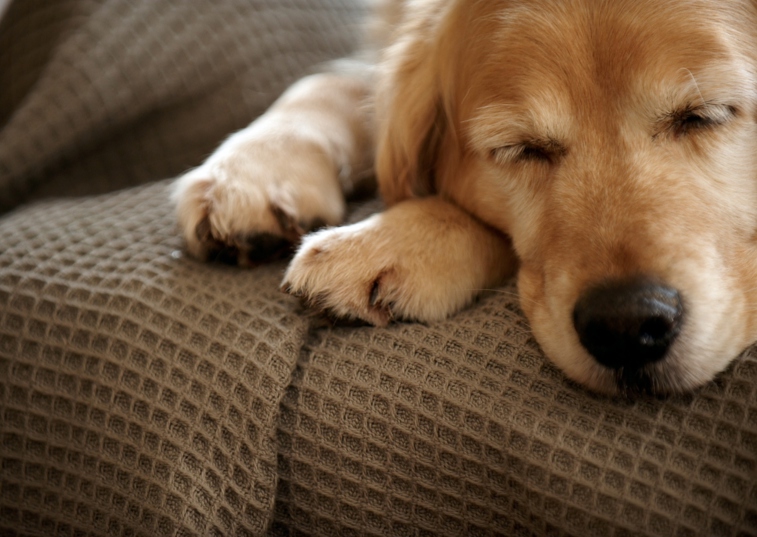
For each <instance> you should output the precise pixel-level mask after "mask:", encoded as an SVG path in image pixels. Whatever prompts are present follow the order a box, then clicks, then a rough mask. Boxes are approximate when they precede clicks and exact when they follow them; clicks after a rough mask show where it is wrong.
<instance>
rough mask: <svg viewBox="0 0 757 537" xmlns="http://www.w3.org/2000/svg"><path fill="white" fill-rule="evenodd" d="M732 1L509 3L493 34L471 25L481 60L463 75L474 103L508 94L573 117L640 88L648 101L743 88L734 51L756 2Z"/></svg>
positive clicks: (630, 96) (670, 101)
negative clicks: (473, 89) (472, 90)
mask: <svg viewBox="0 0 757 537" xmlns="http://www.w3.org/2000/svg"><path fill="white" fill-rule="evenodd" d="M735 4H736V3H735V2H698V1H696V0H679V1H665V2H660V1H656V0H655V1H650V0H635V1H633V2H628V1H623V0H617V1H613V2H601V1H590V0H564V1H547V2H539V1H536V2H511V3H509V4H508V5H506V6H504V7H499V8H498V10H497V13H496V19H497V20H498V24H497V26H496V27H495V29H493V30H491V31H493V35H491V34H490V35H488V36H484V35H483V34H482V33H479V34H478V36H477V37H476V38H474V39H473V40H472V41H471V43H472V44H470V45H467V50H468V53H473V54H480V55H481V56H482V57H481V58H480V59H479V62H480V66H481V68H477V70H476V72H474V73H471V76H470V78H469V80H470V81H471V83H472V84H475V86H476V88H477V92H476V93H477V94H478V96H480V97H481V98H480V100H479V102H478V103H476V104H477V105H479V106H480V105H484V106H486V105H490V104H492V103H503V102H507V103H512V104H514V105H516V106H517V105H518V104H524V105H527V106H528V108H530V109H532V110H533V109H535V108H538V106H534V105H535V104H536V103H535V102H534V101H538V102H539V104H541V105H542V108H543V109H548V110H550V114H555V113H558V114H559V112H560V110H561V109H562V110H563V111H564V112H565V114H566V115H568V114H569V115H573V116H574V117H575V114H576V112H582V113H583V111H582V110H576V109H575V107H576V106H579V107H597V106H603V107H606V106H616V107H619V106H621V103H624V104H623V106H625V105H627V103H628V102H629V101H633V100H638V99H639V98H640V96H643V99H644V100H645V101H646V102H647V103H648V102H649V97H650V95H655V96H657V98H658V100H659V101H660V102H659V103H658V105H659V106H661V107H665V106H671V107H675V106H680V105H681V104H682V103H685V102H686V101H687V100H694V97H695V96H696V94H697V92H700V91H702V90H703V88H704V89H706V90H708V91H710V92H714V93H718V92H719V93H722V94H728V93H729V92H730V93H733V92H738V91H741V90H742V89H743V90H744V91H745V92H746V91H748V90H751V87H750V88H747V86H748V85H749V84H747V81H746V80H745V79H744V77H743V76H742V75H743V73H742V72H741V71H743V69H742V68H741V67H742V66H743V65H745V64H746V63H748V62H745V61H744V60H745V59H746V58H744V57H742V56H743V55H741V56H740V55H739V52H738V51H740V50H743V49H746V48H749V47H748V46H747V45H745V44H744V43H742V42H740V41H744V40H746V39H751V36H748V34H751V33H754V32H747V31H745V30H744V29H743V27H744V26H745V23H744V19H745V18H748V17H747V15H748V16H749V17H752V18H754V13H753V11H754V10H753V9H751V10H750V9H747V8H746V5H745V4H744V5H741V6H740V7H739V6H736V5H735ZM737 7H738V9H737ZM490 28H491V27H490ZM485 39H489V40H490V43H489V45H488V46H486V47H484V46H481V42H482V40H485ZM750 45H751V43H750ZM471 64H472V65H476V64H477V62H471ZM749 78H750V79H751V78H752V77H751V76H750V77H749ZM719 97H720V95H711V96H705V98H706V99H713V98H714V99H719ZM471 104H473V103H471Z"/></svg>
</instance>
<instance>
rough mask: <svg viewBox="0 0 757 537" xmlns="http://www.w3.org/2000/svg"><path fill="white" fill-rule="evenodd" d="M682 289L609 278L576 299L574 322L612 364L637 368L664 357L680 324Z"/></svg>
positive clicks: (597, 352)
mask: <svg viewBox="0 0 757 537" xmlns="http://www.w3.org/2000/svg"><path fill="white" fill-rule="evenodd" d="M682 317H683V304H682V303H681V297H680V295H679V293H678V291H677V290H675V289H673V288H671V287H667V286H664V285H659V284H657V283H654V282H652V281H650V280H647V279H634V280H625V281H613V282H607V283H604V284H602V285H599V286H597V287H594V288H592V289H590V290H589V291H588V292H586V293H585V294H584V295H583V296H582V297H581V298H580V299H579V300H578V302H576V306H575V308H574V310H573V325H574V326H575V328H576V332H578V337H579V339H580V340H581V344H582V345H583V346H584V347H585V348H586V350H588V351H589V353H590V354H591V355H592V356H593V357H594V358H596V360H597V361H598V362H599V363H600V364H602V365H605V366H607V367H610V368H613V369H620V368H622V367H623V368H625V367H628V368H632V369H638V368H640V367H642V366H644V365H646V364H649V363H652V362H656V361H658V360H661V359H662V358H664V357H665V354H666V353H667V351H668V349H669V348H670V346H671V345H672V343H673V341H675V338H676V336H677V335H678V332H679V331H680V329H681V319H682Z"/></svg>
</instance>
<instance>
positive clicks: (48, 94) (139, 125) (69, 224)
mask: <svg viewBox="0 0 757 537" xmlns="http://www.w3.org/2000/svg"><path fill="white" fill-rule="evenodd" d="M211 4H212V6H213V9H211V8H210V6H211ZM359 11H361V8H359V7H357V6H353V5H352V4H351V3H350V2H348V1H347V0H345V1H344V2H343V3H342V2H338V1H335V0H309V1H307V2H306V1H305V0H297V1H292V0H289V1H276V2H273V1H270V2H266V1H263V0H251V1H249V2H241V1H238V2H235V1H232V0H224V1H218V2H213V3H211V2H169V1H167V0H166V1H165V2H163V1H156V0H149V1H148V0H145V1H144V2H127V1H124V0H108V1H97V2H95V1H86V0H60V1H58V2H54V3H53V2H46V1H37V0H19V1H17V2H15V3H14V4H13V5H12V7H11V9H10V10H9V12H8V14H7V16H6V18H4V19H3V21H2V24H1V25H0V122H2V125H3V127H2V130H1V131H0V192H2V194H1V196H2V200H3V204H4V206H5V207H6V208H8V207H11V206H14V205H17V204H18V202H19V201H20V200H22V199H29V198H30V197H42V196H51V195H53V194H55V193H59V194H66V195H70V194H74V193H81V194H84V193H87V192H89V193H92V192H101V191H105V190H109V189H113V188H114V187H119V186H125V185H127V184H134V183H141V182H145V181H148V180H152V179H156V178H159V177H161V176H170V175H172V174H174V173H176V172H177V171H178V170H180V169H183V168H185V167H188V166H191V165H193V164H196V163H197V162H199V160H200V159H201V157H202V155H203V154H204V153H205V152H207V151H210V150H211V149H212V147H213V145H214V144H216V143H217V142H218V140H220V139H221V138H222V137H223V136H224V134H226V133H227V132H228V131H229V130H232V129H233V128H236V127H239V126H241V125H243V124H244V123H246V122H247V121H248V120H249V119H250V118H251V117H253V116H254V115H255V114H256V113H258V112H260V111H261V110H262V108H263V107H264V106H265V105H266V104H268V103H269V102H270V101H271V100H272V99H273V98H274V97H275V95H276V93H277V92H278V91H279V90H280V89H281V88H282V87H283V86H284V85H285V84H286V83H288V82H289V81H290V80H292V79H294V78H295V77H296V76H298V75H299V74H301V73H302V72H304V71H305V70H307V69H308V68H309V67H310V66H311V65H312V64H313V63H314V62H317V61H321V60H324V59H326V58H328V57H331V56H338V55H341V54H344V53H345V52H346V51H348V50H349V49H350V47H351V44H352V43H353V42H354V36H353V34H352V32H351V29H354V28H355V25H354V22H353V21H354V20H355V19H354V15H355V14H356V13H357V12H359ZM256 25H257V26H256ZM245 28H246V29H249V28H255V32H253V33H250V32H246V31H245ZM279 29H281V30H279ZM284 29H290V30H289V31H284ZM127 45H128V46H127ZM187 51H191V54H190V53H187ZM167 198H168V182H167V181H163V182H159V183H156V184H151V185H144V186H137V187H133V188H131V189H127V190H123V191H119V192H115V193H110V194H103V195H98V196H93V195H87V196H83V197H80V198H75V199H64V198H60V197H58V198H52V199H48V200H44V201H37V202H35V203H33V204H30V205H27V206H23V207H18V208H16V209H15V210H13V211H12V212H10V213H8V214H6V215H4V216H3V217H2V218H0V535H3V536H5V535H12V536H17V535H34V536H37V535H39V536H42V535H97V536H100V535H144V536H153V535H171V536H186V535H271V536H274V535H275V536H284V535H323V536H334V535H375V536H384V535H398V536H404V535H413V536H421V535H428V536H431V535H448V536H458V535H459V536H466V535H504V536H512V535H524V536H531V535H533V536H542V535H556V536H557V535H575V536H581V537H583V536H589V535H596V536H625V535H629V536H630V535H659V536H669V535H677V536H689V535H692V536H693V535H707V536H709V535H722V536H733V537H737V536H738V537H741V536H748V535H757V352H755V351H754V350H750V351H749V352H747V353H746V354H745V355H744V356H742V357H740V358H739V359H738V360H736V362H735V363H734V364H733V366H732V367H731V368H729V370H728V371H727V372H726V373H724V374H723V375H721V376H720V377H719V378H718V379H717V380H716V381H715V382H713V383H711V384H709V385H708V386H706V387H705V388H703V389H701V390H699V391H698V392H696V393H693V394H690V395H686V396H678V397H671V398H665V399H658V398H650V397H641V398H638V399H635V400H633V401H626V400H622V399H617V398H605V397H599V396H596V395H592V394H591V393H588V392H586V391H585V390H583V389H582V388H581V387H579V386H576V385H575V384H573V383H571V382H569V381H567V380H566V379H565V378H564V377H563V375H562V374H561V373H560V372H559V370H557V369H556V368H555V367H554V366H552V365H551V364H550V363H549V362H548V361H547V360H546V359H545V358H544V357H543V355H542V353H541V351H540V350H539V348H538V346H537V345H536V343H535V341H534V340H533V337H532V336H531V334H530V331H529V328H528V324H527V322H526V320H525V319H524V317H523V316H522V314H521V312H520V309H519V308H518V306H517V296H516V293H515V288H514V287H513V286H507V287H505V288H503V289H501V290H498V291H495V292H490V293H489V294H487V295H485V296H483V297H482V298H481V299H480V300H479V301H478V303H477V304H475V305H474V306H473V307H471V308H469V309H468V310H466V311H464V312H462V313H460V314H459V315H457V316H455V317H454V318H452V319H450V320H448V321H445V322H441V323H435V324H431V325H421V324H413V323H401V324H395V325H392V326H390V327H388V328H386V329H378V328H371V327H345V326H336V327H334V326H329V325H327V324H325V323H324V322H323V321H322V320H321V319H319V318H318V317H314V316H312V315H310V314H308V313H307V312H304V311H302V309H301V308H300V306H299V304H298V302H297V301H296V300H294V299H292V298H290V297H288V296H286V295H283V294H281V293H280V292H279V291H278V284H279V280H280V278H281V275H282V271H283V269H284V265H283V264H281V263H278V264H274V265H270V266H264V267H259V268H257V269H254V270H237V269H232V268H227V267H222V266H218V265H204V264H200V263H196V262H194V261H191V260H189V259H187V258H186V257H185V256H183V255H182V253H181V241H180V239H179V237H178V234H177V230H176V224H175V222H174V217H173V215H172V210H171V207H170V205H169V203H168V201H167ZM377 207H378V205H377V204H375V203H371V204H368V205H360V206H358V207H357V209H356V210H355V212H353V218H360V217H361V216H364V215H365V214H368V213H370V212H371V211H373V210H376V208H377Z"/></svg>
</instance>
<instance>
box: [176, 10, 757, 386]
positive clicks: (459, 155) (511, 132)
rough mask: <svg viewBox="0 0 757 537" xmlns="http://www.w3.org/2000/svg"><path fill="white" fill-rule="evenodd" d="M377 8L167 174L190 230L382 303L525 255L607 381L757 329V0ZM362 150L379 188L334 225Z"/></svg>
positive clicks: (199, 252) (537, 309)
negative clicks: (339, 54)
mask: <svg viewBox="0 0 757 537" xmlns="http://www.w3.org/2000/svg"><path fill="white" fill-rule="evenodd" d="M382 13H383V15H382V17H383V19H381V20H382V21H383V26H380V27H379V30H380V31H379V32H378V34H380V35H381V38H382V39H383V43H382V44H381V45H380V47H379V48H378V49H377V54H376V60H375V62H373V60H369V61H368V62H362V63H361V62H353V63H352V64H351V65H350V66H341V67H337V68H335V69H332V70H330V71H329V72H325V73H321V74H315V75H312V76H309V77H307V78H305V79H303V80H301V81H299V82H298V83H297V84H295V85H294V86H293V87H291V88H290V89H289V90H288V91H287V92H286V93H285V94H284V95H283V96H282V97H281V98H280V99H279V100H278V101H277V102H276V103H275V104H274V105H273V106H272V107H271V109H270V110H269V111H268V112H267V113H266V114H264V115H263V116H262V117H260V118H259V119H258V120H257V121H255V122H254V123H253V124H252V125H250V126H249V127H248V128H246V129H244V130H243V131H241V132H239V133H237V134H234V135H233V136H232V137H231V138H229V139H228V140H227V141H226V142H225V143H224V144H223V145H222V146H221V147H220V148H219V149H218V150H217V151H216V152H215V154H213V155H212V156H211V157H210V158H209V159H208V160H207V162H205V163H204V164H203V165H201V166H200V167H199V168H197V169H195V170H192V171H190V172H189V173H188V174H186V175H185V176H184V177H182V178H181V179H180V180H179V182H178V183H177V186H176V190H175V200H176V204H177V208H178V218H179V222H180V224H181V228H182V230H183V234H184V236H185V238H186V242H187V247H188V250H189V252H190V253H191V254H193V255H194V256H196V257H199V258H208V257H218V256H221V257H226V258H230V259H231V261H233V262H239V263H240V264H255V263H258V262H260V261H262V260H265V259H267V258H269V257H271V256H275V255H277V254H278V253H280V252H282V251H285V250H286V245H287V244H290V243H295V244H298V245H299V247H298V250H297V252H296V255H295V256H294V258H293V260H292V261H291V264H290V265H289V267H288V269H287V271H286V274H285V276H284V282H283V288H284V289H286V290H287V291H289V292H290V293H292V294H294V295H296V296H300V297H304V299H305V300H306V301H308V302H309V303H311V304H312V305H314V306H316V307H318V308H322V309H324V310H328V311H329V312H331V313H333V314H335V315H337V316H341V317H345V318H357V319H362V320H364V321H367V322H369V323H373V324H376V325H384V324H386V323H387V322H389V321H391V320H393V319H408V320H419V321H434V320H438V319H443V318H445V317H447V316H449V315H451V314H453V313H455V312H456V311H458V310H460V309H461V308H463V307H465V306H466V305H468V304H470V303H471V301H472V300H473V299H474V298H475V297H476V295H477V294H479V293H480V292H481V291H482V290H485V289H491V288H493V287H496V286H498V285H500V284H501V283H502V282H504V281H505V280H506V279H507V278H509V277H510V276H511V275H512V274H514V273H516V272H517V281H518V292H519V296H520V301H521V305H522V308H523V310H524V312H525V314H526V316H527V317H528V319H529V321H530V323H531V326H532V329H533V332H534V334H535V336H536V339H537V340H538V341H539V343H540V344H541V346H542V348H543V349H544V351H545V352H546V354H547V355H548V356H549V357H550V358H551V359H552V360H553V361H554V363H556V364H557V365H558V366H559V367H560V368H561V369H562V370H563V371H564V372H565V373H566V374H567V376H569V377H570V378H572V379H574V380H576V381H578V382H580V383H582V384H584V385H586V386H588V387H589V388H591V389H593V390H597V391H600V392H605V393H628V392H634V391H644V392H654V393H666V392H678V391H683V390H689V389H692V388H695V387H697V386H699V385H701V384H703V383H706V382H707V381H709V380H711V379H712V378H713V377H714V376H715V375H716V374H717V373H718V372H719V371H721V370H722V369H724V368H725V367H726V366H727V365H728V363H729V362H730V361H731V360H732V359H733V358H734V357H735V356H736V355H737V354H738V353H739V352H740V351H742V350H743V349H744V348H745V347H747V346H748V345H749V344H750V343H752V342H753V341H755V340H756V339H757V234H756V232H757V126H756V125H755V120H756V119H757V39H756V37H757V2H755V1H749V0H718V1H716V2H715V1H707V0H528V1H526V0H476V1H468V0H406V1H404V2H399V1H394V2H389V4H388V5H387V6H385V8H384V11H383V12H382ZM373 170H375V176H376V178H377V181H378V185H379V189H380V192H381V194H382V196H383V198H384V200H385V201H386V204H387V206H388V209H387V210H386V211H384V212H381V213H379V214H376V215H374V216H372V217H370V218H368V219H367V220H364V221H362V222H359V223H356V224H353V225H347V226H343V227H334V226H337V225H338V224H340V223H341V222H342V219H343V218H344V214H345V195H347V194H349V192H350V191H351V190H352V189H354V188H355V187H356V186H358V184H359V183H361V182H362V181H363V180H365V178H366V177H368V176H370V175H371V174H372V172H373ZM324 225H326V226H329V227H326V228H324V229H321V230H320V231H316V232H314V233H310V234H307V233H308V232H309V231H311V230H313V229H314V228H316V227H320V226H324Z"/></svg>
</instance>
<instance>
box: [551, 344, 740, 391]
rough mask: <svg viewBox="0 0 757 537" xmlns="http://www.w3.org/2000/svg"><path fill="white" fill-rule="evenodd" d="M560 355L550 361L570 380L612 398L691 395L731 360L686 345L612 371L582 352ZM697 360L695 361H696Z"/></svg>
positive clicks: (723, 355)
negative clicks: (642, 364) (659, 358)
mask: <svg viewBox="0 0 757 537" xmlns="http://www.w3.org/2000/svg"><path fill="white" fill-rule="evenodd" d="M573 351H574V352H569V353H567V354H569V355H570V356H567V355H566V353H560V355H558V356H553V355H552V354H551V353H549V352H547V355H548V356H549V357H550V358H551V359H552V361H553V362H554V363H555V364H556V365H557V366H558V367H560V368H561V369H563V371H564V372H565V373H566V375H567V376H568V377H569V378H571V379H572V380H573V381H575V382H577V383H579V384H581V385H582V386H584V387H586V388H588V389H589V390H591V391H594V392H597V393H600V394H604V395H613V396H626V397H638V396H645V395H652V396H670V395H676V394H682V393H687V392H691V391H693V390H696V389H698V388H701V387H702V386H704V385H705V384H707V383H709V382H711V381H712V380H713V379H714V378H715V377H716V376H717V374H718V373H719V372H720V371H721V370H723V369H725V368H726V367H727V365H728V364H729V363H730V362H731V361H732V360H731V359H730V358H729V359H724V358H723V357H725V356H730V354H729V353H728V352H724V353H711V355H709V356H705V355H706V354H707V353H702V352H701V351H700V352H694V350H693V349H690V348H687V346H686V345H681V346H676V347H674V348H673V349H671V352H670V353H669V355H668V356H666V357H665V358H663V359H662V360H659V361H657V362H654V363H650V364H646V365H644V366H641V367H620V368H611V367H607V366H604V365H602V364H600V363H599V362H597V361H596V360H595V359H594V358H592V357H591V356H590V355H589V354H588V353H587V352H585V351H584V349H582V348H580V349H573ZM695 357H698V358H695Z"/></svg>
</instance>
